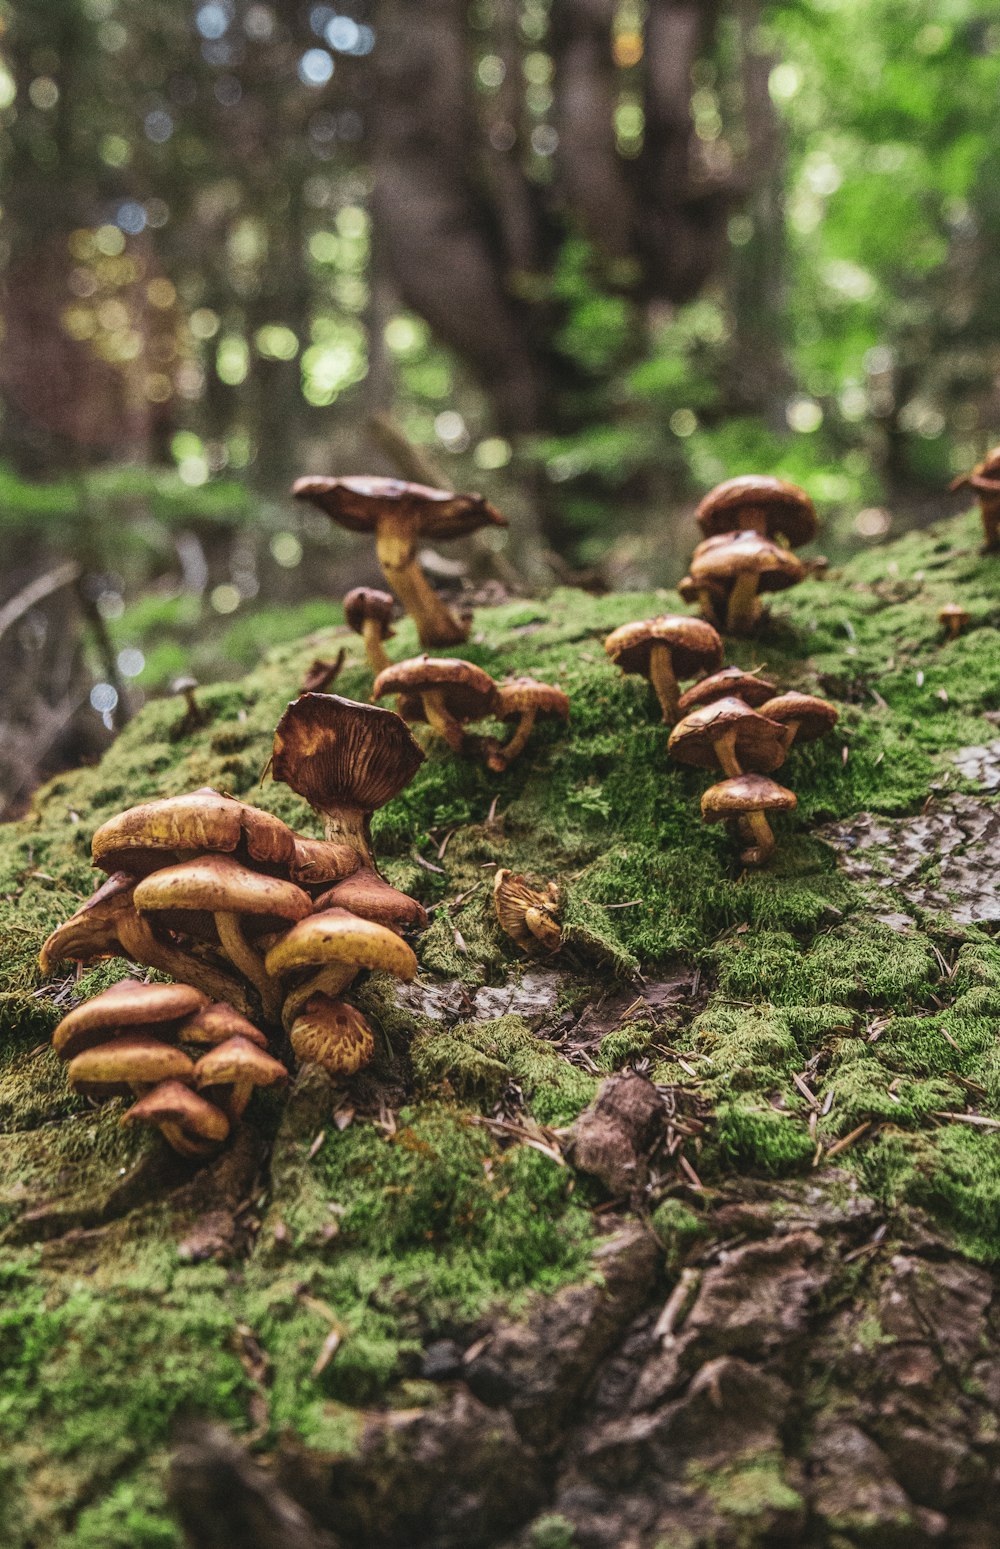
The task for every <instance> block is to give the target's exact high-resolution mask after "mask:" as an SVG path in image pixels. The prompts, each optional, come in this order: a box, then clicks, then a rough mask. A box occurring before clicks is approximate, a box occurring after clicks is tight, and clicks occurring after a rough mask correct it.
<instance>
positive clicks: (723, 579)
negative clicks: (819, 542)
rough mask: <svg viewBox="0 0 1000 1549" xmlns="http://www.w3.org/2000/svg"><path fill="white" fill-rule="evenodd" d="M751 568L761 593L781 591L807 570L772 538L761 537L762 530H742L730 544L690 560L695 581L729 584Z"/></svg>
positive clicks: (791, 584) (795, 557) (796, 581)
mask: <svg viewBox="0 0 1000 1549" xmlns="http://www.w3.org/2000/svg"><path fill="white" fill-rule="evenodd" d="M747 571H751V572H752V573H753V574H754V575H756V577H757V586H758V588H759V590H760V591H762V592H780V591H784V589H785V588H786V587H788V586H795V585H797V583H798V582H799V581H802V580H804V579H805V577H806V574H807V571H806V567H805V565H804V564H803V563H802V561H801V560H800V559H799V558H798V557H797V556H796V555H795V554H793V553H792V552H791V550H790V549H783V548H782V546H781V544H780V543H775V542H774V541H773V539H771V538H762V537H761V535H760V533H759V532H740V533H736V534H735V536H734V537H733V538H732V540H731V541H730V542H729V543H720V544H719V546H718V548H715V549H710V550H708V551H707V552H706V553H704V554H699V555H698V556H697V557H696V558H695V559H692V561H691V574H692V576H693V577H694V580H695V581H696V582H698V581H707V582H709V583H710V584H711V583H715V584H716V585H720V584H721V585H730V584H731V583H732V582H734V581H735V580H736V579H737V577H738V576H741V575H745V574H746V573H747Z"/></svg>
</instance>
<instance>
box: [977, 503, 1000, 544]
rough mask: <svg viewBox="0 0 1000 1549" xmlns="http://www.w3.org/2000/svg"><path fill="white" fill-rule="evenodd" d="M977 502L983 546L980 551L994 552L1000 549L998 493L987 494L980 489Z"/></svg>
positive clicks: (999, 505) (999, 504)
mask: <svg viewBox="0 0 1000 1549" xmlns="http://www.w3.org/2000/svg"><path fill="white" fill-rule="evenodd" d="M979 504H980V509H981V511H982V515H983V546H982V549H981V550H980V553H982V554H995V553H996V551H997V549H1000V494H997V495H988V494H987V493H986V492H985V490H981V491H980V494H979Z"/></svg>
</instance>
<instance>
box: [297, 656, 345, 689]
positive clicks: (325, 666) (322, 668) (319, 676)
mask: <svg viewBox="0 0 1000 1549" xmlns="http://www.w3.org/2000/svg"><path fill="white" fill-rule="evenodd" d="M346 656H347V651H346V649H345V647H343V646H341V648H340V650H339V651H338V652H337V654H336V656H335V657H334V658H333V660H332V661H328V660H327V659H326V658H325V657H323V656H317V657H316V659H315V660H314V661H312V662H310V664H309V666H308V667H307V669H306V675H305V677H304V678H303V679H302V684H301V687H300V688H299V693H300V694H325V693H326V690H327V689H328V688H329V687H330V684H331V683H335V682H336V680H337V678H338V677H339V676H340V669H341V668H342V667H343V665H344V658H345V657H346Z"/></svg>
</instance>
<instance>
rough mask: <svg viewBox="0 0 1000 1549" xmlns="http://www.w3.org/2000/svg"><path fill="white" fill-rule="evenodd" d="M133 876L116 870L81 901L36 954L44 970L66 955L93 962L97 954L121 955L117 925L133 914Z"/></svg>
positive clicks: (46, 970)
mask: <svg viewBox="0 0 1000 1549" xmlns="http://www.w3.org/2000/svg"><path fill="white" fill-rule="evenodd" d="M134 888H135V878H134V877H130V876H128V875H127V874H126V873H125V872H124V871H117V872H115V873H114V875H113V876H110V877H108V879H107V881H105V882H102V883H101V885H100V887H99V888H98V889H97V890H96V892H94V893H92V894H91V896H90V897H89V898H88V899H87V900H86V902H84V903H82V904H81V905H80V907H79V909H77V911H76V913H75V914H72V915H70V917H69V919H68V920H64V921H63V923H62V924H61V925H57V926H56V928H55V930H54V931H53V932H52V934H51V935H50V936H49V937H47V938H46V940H45V941H44V942H43V943H42V949H41V951H40V952H39V954H38V962H39V966H40V967H41V970H42V972H43V973H50V972H51V971H52V966H53V964H55V963H61V962H63V961H64V960H65V959H67V958H76V959H77V960H78V961H80V962H84V963H92V962H94V961H95V960H96V959H97V958H99V957H124V955H125V954H124V951H123V949H122V946H121V944H120V942H119V940H118V926H119V923H120V922H121V920H122V919H123V918H125V916H127V915H134V914H135V905H134V903H133V901H132V895H133V891H134Z"/></svg>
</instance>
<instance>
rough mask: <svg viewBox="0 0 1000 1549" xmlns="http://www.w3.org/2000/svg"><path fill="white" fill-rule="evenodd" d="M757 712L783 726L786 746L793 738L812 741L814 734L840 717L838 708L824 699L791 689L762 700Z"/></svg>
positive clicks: (827, 728) (821, 733)
mask: <svg viewBox="0 0 1000 1549" xmlns="http://www.w3.org/2000/svg"><path fill="white" fill-rule="evenodd" d="M760 713H761V715H766V716H767V718H768V720H769V721H777V722H778V724H779V725H780V726H783V727H784V728H785V745H786V747H789V748H790V747H791V745H792V743H793V742H815V740H816V738H817V737H825V736H826V734H827V732H828V731H832V730H833V728H834V727H835V726H836V724H837V721H838V720H839V719H840V712H839V711H838V710H837V709H836V708H835V707H834V706H833V705H828V704H827V702H826V700H825V699H817V698H816V696H815V695H814V694H797V693H794V692H792V693H788V694H779V695H778V696H777V697H776V698H775V699H768V700H765V702H764V703H763V704H762V705H761V707H760Z"/></svg>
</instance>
